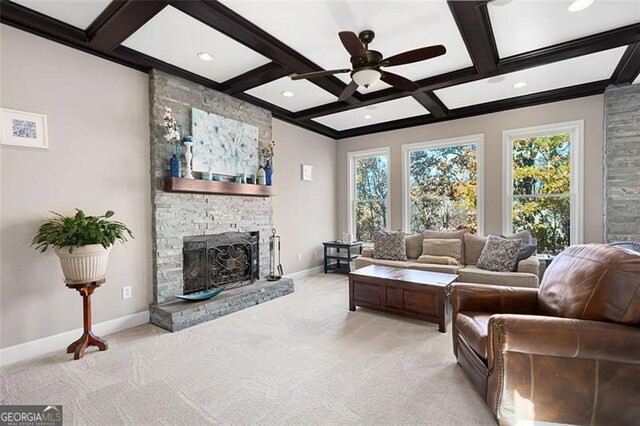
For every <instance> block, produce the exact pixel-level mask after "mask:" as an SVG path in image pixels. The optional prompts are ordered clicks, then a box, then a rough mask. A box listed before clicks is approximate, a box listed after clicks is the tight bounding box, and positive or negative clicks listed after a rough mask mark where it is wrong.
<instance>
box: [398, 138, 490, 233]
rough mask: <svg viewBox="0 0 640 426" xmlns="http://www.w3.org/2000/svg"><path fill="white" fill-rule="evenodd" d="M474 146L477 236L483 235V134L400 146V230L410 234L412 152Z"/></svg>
mask: <svg viewBox="0 0 640 426" xmlns="http://www.w3.org/2000/svg"><path fill="white" fill-rule="evenodd" d="M472 144H473V145H476V161H477V182H476V188H477V191H476V197H477V198H476V209H477V218H478V223H477V229H478V231H477V232H478V235H484V134H483V133H479V134H474V135H467V136H460V137H456V138H447V139H437V140H432V141H426V142H417V143H411V144H404V145H402V194H403V196H402V229H403V230H404V231H405V232H406V233H411V218H410V217H409V216H410V214H411V213H410V211H411V209H410V208H409V205H410V203H411V200H410V199H409V170H410V167H409V161H410V158H409V156H410V155H411V152H412V151H420V150H425V149H430V148H443V147H447V146H456V145H472Z"/></svg>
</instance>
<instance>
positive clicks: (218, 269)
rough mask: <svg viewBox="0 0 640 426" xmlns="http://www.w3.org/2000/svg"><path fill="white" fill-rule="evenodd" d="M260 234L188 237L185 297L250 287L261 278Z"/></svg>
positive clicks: (185, 250)
mask: <svg viewBox="0 0 640 426" xmlns="http://www.w3.org/2000/svg"><path fill="white" fill-rule="evenodd" d="M258 243H259V240H258V232H225V233H223V234H216V235H202V236H196V237H185V238H184V243H183V248H182V253H183V281H184V294H189V293H196V292H199V291H207V290H212V289H215V288H224V289H229V288H234V287H240V286H243V285H247V284H251V283H253V282H254V281H255V280H257V279H258V276H259V261H258V259H259V256H258Z"/></svg>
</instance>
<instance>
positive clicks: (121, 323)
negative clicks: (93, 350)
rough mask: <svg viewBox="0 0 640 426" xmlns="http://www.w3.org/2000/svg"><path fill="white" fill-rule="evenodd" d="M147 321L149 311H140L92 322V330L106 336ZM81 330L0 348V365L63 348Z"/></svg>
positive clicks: (80, 332)
mask: <svg viewBox="0 0 640 426" xmlns="http://www.w3.org/2000/svg"><path fill="white" fill-rule="evenodd" d="M148 322H149V311H142V312H138V313H135V314H131V315H127V316H124V317H120V318H115V319H112V320H109V321H103V322H101V323H98V324H94V325H93V331H95V333H96V334H97V335H98V336H106V335H109V334H113V333H116V332H118V331H122V330H126V329H127V328H132V327H136V326H138V325H142V324H146V323H148ZM82 331H83V330H82V328H77V329H75V330H70V331H65V332H64V333H60V334H55V335H53V336H49V337H43V338H42V339H36V340H32V341H30V342H26V343H21V344H19V345H14V346H9V347H8V348H4V349H0V366H3V365H7V364H13V363H14V362H18V361H23V360H26V359H31V358H35V357H37V356H40V355H43V354H46V353H49V352H53V351H57V350H64V349H65V348H66V347H67V346H68V345H69V343H71V342H73V341H74V340H76V339H77V338H78V337H79V336H80V335H81V334H82Z"/></svg>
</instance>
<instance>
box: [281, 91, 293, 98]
mask: <svg viewBox="0 0 640 426" xmlns="http://www.w3.org/2000/svg"><path fill="white" fill-rule="evenodd" d="M281 95H282V96H284V97H285V98H290V97H292V96H293V92H290V91H288V90H285V91H284V92H282V93H281Z"/></svg>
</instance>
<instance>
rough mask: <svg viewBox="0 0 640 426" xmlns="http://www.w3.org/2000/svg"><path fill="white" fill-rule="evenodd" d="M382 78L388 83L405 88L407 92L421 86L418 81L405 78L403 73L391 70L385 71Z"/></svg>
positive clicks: (398, 87)
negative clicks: (399, 73)
mask: <svg viewBox="0 0 640 426" xmlns="http://www.w3.org/2000/svg"><path fill="white" fill-rule="evenodd" d="M380 80H382V81H384V82H385V83H387V84H390V85H392V86H393V87H395V88H397V89H400V90H403V91H405V92H413V91H416V90H418V89H419V88H420V86H418V85H417V84H416V83H414V82H413V81H411V80H409V79H408V78H404V77H402V76H401V75H398V74H393V73H390V72H383V73H382V77H380Z"/></svg>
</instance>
